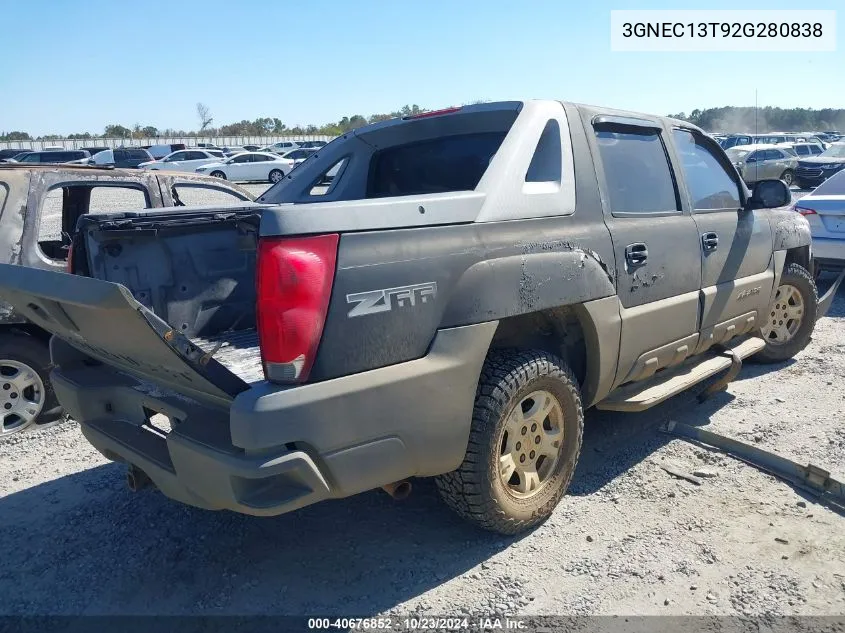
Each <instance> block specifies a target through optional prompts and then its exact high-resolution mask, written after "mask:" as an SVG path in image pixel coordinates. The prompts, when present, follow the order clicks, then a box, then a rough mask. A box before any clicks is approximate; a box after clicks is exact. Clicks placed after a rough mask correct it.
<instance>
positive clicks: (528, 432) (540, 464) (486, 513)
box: [436, 351, 584, 534]
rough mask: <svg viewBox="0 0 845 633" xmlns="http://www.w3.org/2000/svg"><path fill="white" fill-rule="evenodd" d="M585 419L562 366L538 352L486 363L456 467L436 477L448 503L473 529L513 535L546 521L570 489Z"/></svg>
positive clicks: (499, 354)
mask: <svg viewBox="0 0 845 633" xmlns="http://www.w3.org/2000/svg"><path fill="white" fill-rule="evenodd" d="M583 426H584V413H583V410H582V406H581V395H580V392H579V389H578V383H577V381H576V379H575V377H574V375H573V374H572V371H571V370H570V369H569V367H568V366H567V364H566V363H565V362H564V361H563V360H561V359H560V358H557V357H556V356H553V355H551V354H548V353H547V352H544V351H526V352H510V353H506V352H493V353H491V354H490V356H489V357H488V358H487V360H486V361H485V364H484V367H483V369H482V373H481V378H480V380H479V383H478V390H477V393H476V399H475V408H474V410H473V419H472V425H471V428H470V437H469V443H468V445H467V452H466V456H465V457H464V461H463V463H462V464H461V465H460V467H459V468H458V469H457V470H455V471H453V472H451V473H447V474H445V475H440V476H439V477H437V479H436V481H437V488H438V490H439V492H440V496H441V497H442V498H443V500H444V501H445V502H446V504H447V505H448V506H449V507H450V508H452V509H453V510H454V511H455V512H457V513H458V514H459V515H460V516H462V517H463V518H465V519H467V520H469V521H471V522H473V523H475V524H476V525H478V526H480V527H482V528H484V529H487V530H491V531H494V532H499V533H501V534H516V533H518V532H521V531H523V530H527V529H529V528H531V527H533V526H535V525H538V524H539V523H542V522H543V521H545V520H546V519H547V518H548V517H549V516H550V515H551V514H552V512H553V511H554V509H555V506H557V504H558V502H559V501H560V499H561V497H562V496H563V495H564V493H565V492H566V489H567V488H568V487H569V482H570V481H571V480H572V474H573V472H574V470H575V465H576V463H577V461H578V455H579V453H580V450H581V436H582V434H583Z"/></svg>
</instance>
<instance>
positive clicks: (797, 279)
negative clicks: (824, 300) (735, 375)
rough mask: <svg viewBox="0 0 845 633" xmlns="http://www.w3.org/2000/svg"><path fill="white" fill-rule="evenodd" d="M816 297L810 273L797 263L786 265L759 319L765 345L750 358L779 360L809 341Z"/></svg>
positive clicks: (764, 360) (760, 361) (758, 360)
mask: <svg viewBox="0 0 845 633" xmlns="http://www.w3.org/2000/svg"><path fill="white" fill-rule="evenodd" d="M818 306H819V296H818V290H817V289H816V282H815V281H814V280H813V275H811V274H810V272H809V271H808V270H807V269H806V268H804V267H803V266H800V265H798V264H789V266H787V267H786V270H784V271H783V275H782V276H781V278H780V282H779V285H778V289H777V291H776V293H775V299H774V301H773V302H772V305H770V306H769V310H768V312H766V313H765V314H763V318H762V319H761V321H762V323H763V325H762V326H761V328H760V331H759V333H760V335H761V336H762V338H763V340H765V341H766V347H764V348H763V349H762V350H760V351H759V352H757V353H756V354H754V356H751V357H750V358H749V360H752V361H755V362H758V363H779V362H782V361H785V360H788V359H790V358H792V357H793V356H795V355H796V354H797V353H798V352H800V351H801V350H803V349H804V348H805V347H807V345H808V344H809V343H810V340H811V338H812V336H813V329H814V328H815V326H816V318H817V314H818Z"/></svg>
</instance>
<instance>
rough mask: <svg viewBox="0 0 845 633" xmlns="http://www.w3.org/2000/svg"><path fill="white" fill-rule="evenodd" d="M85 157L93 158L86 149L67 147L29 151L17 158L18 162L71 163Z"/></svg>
mask: <svg viewBox="0 0 845 633" xmlns="http://www.w3.org/2000/svg"><path fill="white" fill-rule="evenodd" d="M83 158H91V154H89V153H88V152H86V151H85V150H84V149H67V150H43V151H40V152H29V153H27V154H26V155H25V156H22V157H21V158H20V159H16V160H17V162H18V163H52V164H57V163H69V162H71V161H76V160H81V159H83Z"/></svg>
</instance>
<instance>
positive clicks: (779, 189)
mask: <svg viewBox="0 0 845 633" xmlns="http://www.w3.org/2000/svg"><path fill="white" fill-rule="evenodd" d="M790 202H792V192H790V191H789V187H788V186H787V185H786V183H785V182H783V181H782V180H760V181H758V182H757V183H756V184H755V185H754V189H752V191H751V198H749V199H748V204H747V205H746V209H748V210H751V209H776V208H778V207H785V206H786V205H788V204H789V203H790Z"/></svg>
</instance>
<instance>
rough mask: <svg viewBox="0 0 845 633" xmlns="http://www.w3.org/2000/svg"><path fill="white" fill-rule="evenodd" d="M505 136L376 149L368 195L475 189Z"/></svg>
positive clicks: (484, 135) (474, 136) (490, 134)
mask: <svg viewBox="0 0 845 633" xmlns="http://www.w3.org/2000/svg"><path fill="white" fill-rule="evenodd" d="M504 138H505V133H504V132H485V133H481V134H465V135H460V136H445V137H441V138H436V139H432V140H429V141H421V142H418V143H409V144H407V145H399V146H396V147H391V148H388V149H385V150H382V151H379V152H376V153H375V154H374V155H373V158H372V162H371V164H370V175H369V182H368V186H367V197H368V198H385V197H394V196H410V195H415V194H426V193H442V192H448V191H470V190H473V189H475V187H476V186H477V185H478V182H479V181H480V180H481V177H482V176H483V175H484V172H485V171H486V170H487V167H488V166H489V165H490V160H491V159H492V158H493V156H495V154H496V152H497V151H498V149H499V146H500V145H501V144H502V141H503V140H504Z"/></svg>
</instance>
